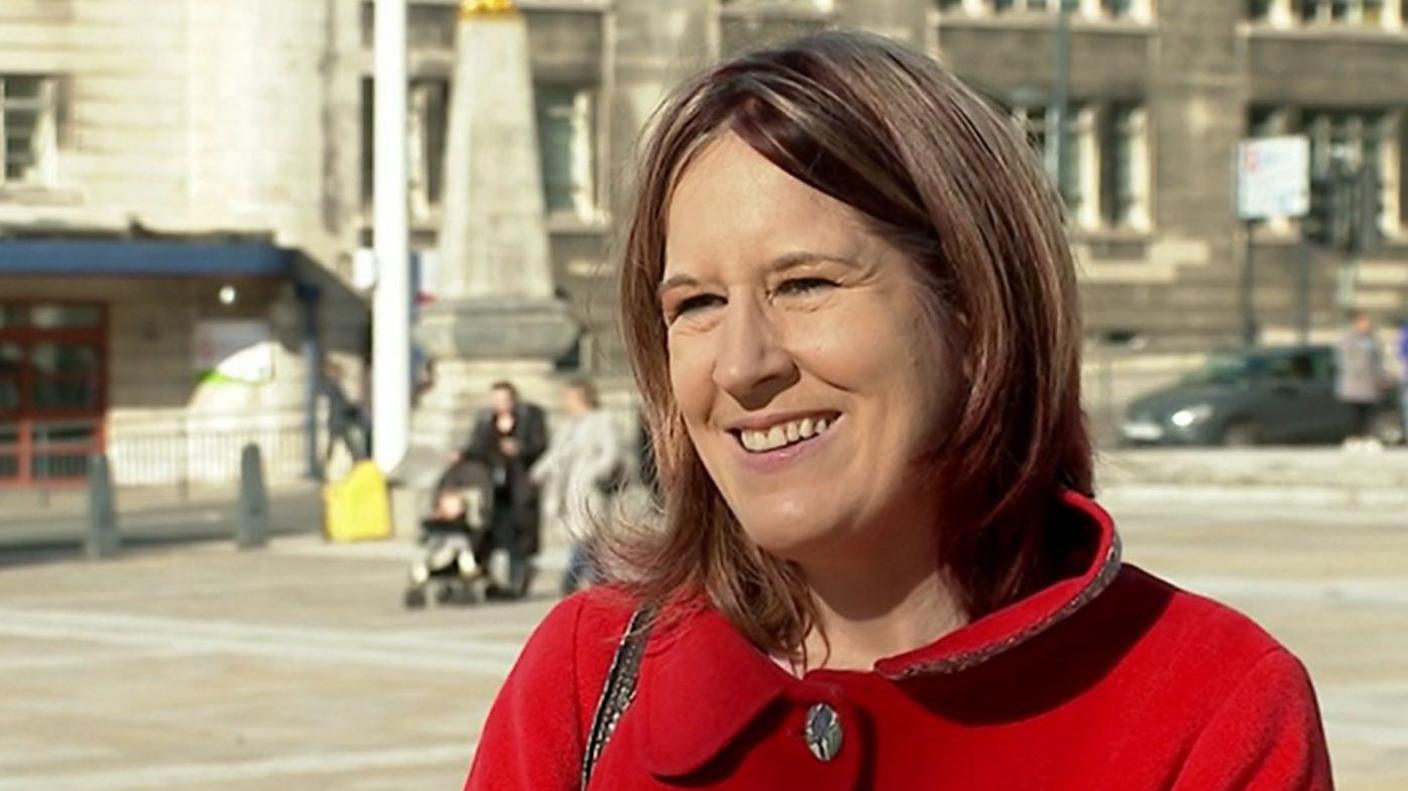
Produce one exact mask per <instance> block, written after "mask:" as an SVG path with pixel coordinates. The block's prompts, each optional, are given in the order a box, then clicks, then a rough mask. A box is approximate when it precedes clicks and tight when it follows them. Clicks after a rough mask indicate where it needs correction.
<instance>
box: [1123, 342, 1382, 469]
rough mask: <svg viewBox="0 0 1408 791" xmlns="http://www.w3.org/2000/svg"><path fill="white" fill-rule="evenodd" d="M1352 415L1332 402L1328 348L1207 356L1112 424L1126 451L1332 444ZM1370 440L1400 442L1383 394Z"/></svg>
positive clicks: (1332, 356) (1332, 364)
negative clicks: (1160, 447) (1157, 447)
mask: <svg viewBox="0 0 1408 791" xmlns="http://www.w3.org/2000/svg"><path fill="white" fill-rule="evenodd" d="M1352 425H1353V416H1352V410H1351V409H1350V407H1348V406H1346V405H1345V404H1343V403H1341V402H1340V401H1339V399H1337V398H1335V350H1334V349H1333V348H1332V347H1330V346H1287V347H1261V348H1253V349H1248V350H1245V351H1238V352H1225V353H1215V354H1213V355H1211V356H1209V357H1208V360H1207V363H1206V364H1205V365H1204V366H1203V367H1202V368H1200V369H1198V370H1196V371H1194V372H1193V373H1191V374H1189V375H1188V376H1186V377H1184V378H1183V380H1182V381H1180V382H1179V383H1178V384H1176V385H1173V386H1171V387H1165V388H1163V389H1160V390H1156V391H1154V392H1152V393H1148V394H1146V395H1143V396H1141V397H1139V398H1137V399H1135V400H1134V401H1133V402H1131V403H1130V405H1129V406H1128V408H1127V409H1126V410H1125V415H1124V419H1123V422H1122V423H1121V424H1120V439H1121V441H1122V442H1124V443H1125V444H1129V445H1231V446H1243V445H1260V444H1300V443H1338V442H1342V441H1344V439H1345V437H1346V436H1347V435H1348V434H1349V431H1350V429H1351V426H1352ZM1370 432H1371V434H1372V435H1373V436H1374V437H1375V438H1377V439H1378V440H1379V441H1380V442H1382V443H1384V444H1385V445H1396V444H1399V443H1401V442H1403V423H1402V420H1401V419H1400V417H1399V413H1398V405H1397V398H1396V397H1395V394H1394V393H1392V392H1386V393H1385V394H1384V398H1383V401H1382V403H1381V404H1380V405H1379V407H1378V409H1377V410H1376V411H1375V412H1374V415H1373V418H1372V421H1371V423H1370Z"/></svg>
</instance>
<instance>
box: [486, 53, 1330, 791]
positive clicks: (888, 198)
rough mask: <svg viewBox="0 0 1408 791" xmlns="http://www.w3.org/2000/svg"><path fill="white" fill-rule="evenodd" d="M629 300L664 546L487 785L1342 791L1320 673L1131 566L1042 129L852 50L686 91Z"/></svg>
mask: <svg viewBox="0 0 1408 791" xmlns="http://www.w3.org/2000/svg"><path fill="white" fill-rule="evenodd" d="M620 282H621V294H620V305H621V311H622V319H623V327H624V332H625V338H626V343H627V348H628V350H629V352H630V354H631V357H632V362H633V365H634V369H635V373H636V377H637V381H638V383H639V385H640V388H641V392H642V395H643V398H644V402H645V410H646V415H647V418H648V421H649V427H650V430H651V435H652V436H653V437H654V441H655V450H656V457H657V459H658V464H659V469H660V475H661V482H662V489H663V493H664V512H663V514H662V515H661V524H659V525H653V526H650V527H648V528H645V529H642V528H640V527H632V526H627V525H622V526H613V527H611V528H610V529H608V530H606V531H605V532H604V533H603V534H602V535H601V536H600V538H599V540H598V542H597V545H598V547H599V551H600V553H601V560H602V561H603V564H604V569H605V571H606V572H607V574H608V579H609V580H610V582H608V584H606V585H603V586H600V587H598V588H595V589H593V590H590V591H587V592H585V593H582V594H578V595H577V596H575V597H573V598H571V599H568V600H566V601H564V602H563V603H562V604H561V605H559V606H558V607H557V608H556V609H555V610H554V611H553V612H552V613H551V614H550V615H549V616H548V618H547V620H546V621H545V622H544V623H543V625H542V626H541V627H540V628H539V629H538V631H537V632H536V633H535V635H534V636H533V638H532V639H531V640H530V641H529V643H528V645H527V646H526V648H525V649H524V652H523V655H522V657H521V658H520V660H519V663H518V666H517V667H516V668H515V670H514V672H513V674H512V675H511V676H510V678H509V680H508V681H507V683H506V685H505V687H504V689H503V690H502V691H501V693H500V696H499V699H498V701H497V702H496V703H495V706H494V709H493V711H492V712H491V713H490V716H489V719H488V722H487V723H486V725H485V729H484V732H483V735H482V737H481V739H480V742H479V748H478V755H477V757H476V761H475V764H474V767H473V768H472V769H471V773H470V777H469V781H468V783H467V788H469V789H535V790H536V789H569V788H591V789H666V788H728V789H765V788H766V789H775V788H807V789H901V788H904V789H908V788H916V787H931V786H934V785H936V784H938V783H939V782H940V781H942V783H943V785H944V787H946V788H959V789H961V788H1046V789H1060V788H1082V789H1086V788H1102V787H1108V788H1120V789H1139V788H1161V789H1163V788H1186V789H1221V788H1226V789H1232V788H1239V789H1240V788H1287V789H1289V788H1298V789H1299V788H1327V787H1328V786H1329V775H1328V758H1327V757H1326V754H1325V748H1324V740H1323V736H1322V734H1321V729H1320V725H1319V720H1318V714H1317V712H1316V707H1315V701H1314V694H1313V691H1312V690H1311V687H1310V684H1309V679H1308V678H1307V677H1306V674H1305V672H1304V669H1303V668H1302V667H1301V665H1300V663H1299V662H1298V661H1297V660H1296V659H1295V657H1293V656H1292V655H1291V654H1290V653H1288V652H1287V651H1286V650H1285V649H1284V648H1282V647H1281V646H1280V645H1279V644H1277V643H1276V642H1275V641H1274V640H1273V639H1272V638H1271V637H1269V636H1268V635H1267V634H1266V633H1265V632H1263V631H1262V630H1260V629H1259V628H1258V627H1257V626H1256V625H1255V624H1253V623H1251V622H1250V621H1248V620H1247V619H1246V618H1244V617H1243V616H1241V615H1239V614H1237V613H1235V612H1233V611H1232V610H1230V609H1227V608H1225V607H1223V606H1221V605H1218V604H1215V603H1213V602H1210V601H1207V600H1205V599H1201V598H1199V597H1196V596H1193V595H1191V594H1188V593H1185V592H1183V591H1180V590H1178V589H1176V588H1174V587H1172V586H1170V585H1168V584H1167V583H1164V582H1162V581H1160V580H1157V579H1155V578H1153V577H1151V576H1149V575H1147V574H1145V573H1144V572H1142V571H1140V570H1138V569H1136V568H1134V567H1132V566H1128V565H1124V564H1122V563H1121V562H1120V559H1119V541H1118V538H1117V536H1116V533H1115V530H1114V526H1113V524H1112V522H1111V520H1110V518H1109V516H1108V515H1107V514H1106V513H1105V512H1104V511H1103V510H1101V509H1100V508H1099V507H1098V506H1097V505H1096V504H1095V503H1094V502H1093V500H1092V499H1091V498H1092V496H1093V488H1092V480H1091V458H1090V455H1091V454H1090V443H1089V440H1088V438H1087V435H1086V431H1085V424H1084V420H1083V416H1082V414H1081V411H1080V390H1079V365H1080V359H1079V348H1080V341H1081V338H1080V324H1079V316H1078V310H1077V306H1076V303H1077V297H1076V284H1075V276H1074V266H1073V263H1072V258H1071V253H1070V249H1069V246H1068V244H1067V243H1066V240H1065V238H1064V233H1063V229H1062V224H1061V217H1060V211H1059V207H1058V204H1057V203H1056V199H1055V197H1054V195H1053V192H1052V190H1051V189H1050V187H1049V185H1048V184H1047V183H1046V181H1045V180H1044V179H1043V177H1042V176H1041V174H1040V171H1039V170H1038V169H1037V168H1036V167H1035V166H1034V164H1033V162H1032V159H1031V156H1030V155H1029V153H1028V150H1027V148H1026V147H1025V145H1024V143H1023V141H1022V139H1021V137H1020V133H1019V132H1017V131H1016V130H1015V129H1013V128H1012V125H1011V124H1010V123H1009V122H1008V121H1007V120H1006V119H1005V118H1004V117H1003V116H1002V115H1001V114H999V113H998V112H995V111H994V110H993V109H992V108H991V107H989V106H988V105H987V104H986V103H985V102H984V101H983V100H982V99H981V98H979V97H978V96H977V95H976V94H974V93H973V92H972V91H970V90H969V89H967V88H966V87H965V86H963V85H962V84H961V83H960V82H959V81H958V80H956V79H955V78H954V77H953V76H952V75H950V74H949V73H948V72H946V71H944V70H943V69H942V68H941V67H940V66H939V65H938V64H936V63H935V62H933V61H932V60H930V59H928V58H925V57H923V56H920V55H918V54H915V53H912V52H910V51H908V50H906V49H904V48H903V47H901V46H899V45H897V44H895V43H893V42H890V41H888V40H885V39H882V38H878V37H875V36H870V35H865V34H858V33H845V32H831V33H825V34H821V35H817V36H812V37H809V38H806V39H802V40H800V41H797V42H794V43H792V44H789V45H785V46H782V47H779V48H776V49H770V50H764V51H760V52H755V53H751V54H748V55H745V56H742V57H740V58H737V59H735V60H732V61H729V62H726V63H724V64H722V65H720V66H717V67H716V68H714V69H712V70H710V71H709V72H707V73H705V74H704V75H702V76H701V77H699V78H697V79H695V80H694V81H692V82H690V83H688V84H686V85H684V86H682V87H681V88H679V89H678V90H677V91H676V92H675V93H674V94H673V95H672V97H671V98H670V99H669V100H668V101H667V102H666V104H665V105H664V107H663V108H662V109H661V111H660V112H659V114H658V115H657V116H656V119H655V121H654V123H653V124H652V126H651V129H650V131H649V134H648V138H647V144H646V146H645V149H644V154H643V161H642V167H641V173H640V177H639V183H638V185H637V201H636V205H635V209H634V212H633V213H632V215H631V217H630V220H629V227H628V233H627V237H626V243H625V247H624V256H623V262H622V272H621V281H620Z"/></svg>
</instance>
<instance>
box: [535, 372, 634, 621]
mask: <svg viewBox="0 0 1408 791" xmlns="http://www.w3.org/2000/svg"><path fill="white" fill-rule="evenodd" d="M562 401H563V407H564V408H565V411H566V413H567V419H568V423H567V425H566V426H565V427H563V428H562V429H560V430H558V431H557V432H556V433H555V434H554V435H553V440H552V442H551V444H549V445H548V451H547V453H545V454H543V457H542V458H541V459H539V460H538V463H537V464H535V465H533V470H532V473H531V475H532V478H533V482H534V483H536V484H538V485H539V486H541V487H542V492H543V498H542V499H543V504H544V506H545V508H546V509H547V511H548V513H550V514H553V515H555V516H557V517H559V518H560V519H561V520H562V526H563V527H564V528H565V529H566V530H567V535H568V536H570V537H571V539H572V546H571V548H570V550H569V553H570V554H569V555H568V562H567V575H566V576H565V577H564V578H563V581H562V594H563V595H564V596H566V595H569V594H571V593H573V592H574V591H576V590H577V588H578V587H580V586H581V585H583V584H584V583H590V582H593V581H594V580H595V577H596V568H595V564H594V562H593V561H592V558H591V552H590V542H591V539H592V535H593V533H594V532H595V525H597V524H600V523H602V522H604V521H605V520H606V517H607V508H608V506H609V499H610V497H611V496H612V495H613V494H615V492H616V489H618V488H619V487H620V484H621V479H622V477H623V476H624V470H625V456H624V453H623V451H622V448H621V442H620V440H619V439H618V438H617V436H616V429H615V427H614V426H612V424H611V416H610V415H608V414H607V413H606V412H605V411H603V410H602V409H601V402H600V399H599V398H598V397H597V393H596V386H595V385H593V384H592V383H591V382H589V381H587V380H586V379H578V380H576V381H573V382H571V383H570V384H568V386H567V389H566V391H564V393H563V398H562Z"/></svg>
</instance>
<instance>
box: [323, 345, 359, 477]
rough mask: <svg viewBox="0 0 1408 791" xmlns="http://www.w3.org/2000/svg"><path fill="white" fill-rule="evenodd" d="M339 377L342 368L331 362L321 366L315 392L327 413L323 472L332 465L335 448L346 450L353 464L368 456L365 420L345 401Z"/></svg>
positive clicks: (354, 406)
mask: <svg viewBox="0 0 1408 791" xmlns="http://www.w3.org/2000/svg"><path fill="white" fill-rule="evenodd" d="M343 373H344V372H343V368H342V366H341V365H339V364H338V363H336V362H333V361H332V360H328V361H327V362H325V363H323V368H322V381H321V382H319V387H318V389H319V390H320V391H321V393H322V395H323V397H324V398H326V399H327V410H328V412H327V425H328V444H327V449H326V450H325V451H324V452H323V469H324V470H326V469H327V466H328V464H330V463H331V462H332V456H333V454H334V453H335V452H336V451H337V446H338V445H339V444H341V445H343V446H344V447H346V448H347V453H348V454H349V455H350V456H351V457H352V461H353V463H356V462H359V461H362V460H363V459H365V458H367V454H368V452H369V448H368V442H367V440H368V436H369V434H370V433H371V432H370V430H369V428H370V427H369V426H368V425H367V416H366V413H365V412H364V411H363V410H362V407H361V406H359V405H358V404H357V403H356V402H355V401H353V400H352V399H351V398H348V396H347V391H346V390H345V389H343V385H342V380H343Z"/></svg>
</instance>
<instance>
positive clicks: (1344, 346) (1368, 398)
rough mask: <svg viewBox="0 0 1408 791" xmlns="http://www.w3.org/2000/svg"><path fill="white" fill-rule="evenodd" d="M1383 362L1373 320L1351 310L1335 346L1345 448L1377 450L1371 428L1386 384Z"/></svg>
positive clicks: (1337, 391)
mask: <svg viewBox="0 0 1408 791" xmlns="http://www.w3.org/2000/svg"><path fill="white" fill-rule="evenodd" d="M1383 359H1384V358H1383V350H1382V349H1381V348H1380V347H1379V341H1378V338H1376V337H1374V322H1373V319H1371V318H1370V317H1369V314H1367V313H1365V312H1363V311H1355V312H1354V313H1352V314H1351V315H1350V324H1349V327H1348V328H1347V329H1346V330H1345V333H1344V335H1343V336H1341V338H1340V341H1339V343H1338V344H1337V345H1336V346H1335V397H1336V398H1338V399H1339V400H1340V402H1341V403H1343V404H1344V405H1345V407H1346V408H1347V409H1348V411H1349V417H1350V428H1349V436H1347V437H1346V438H1345V441H1344V446H1345V448H1346V449H1349V450H1354V449H1361V448H1362V449H1378V448H1379V447H1381V446H1380V445H1379V441H1378V440H1377V439H1376V438H1375V437H1374V436H1373V433H1372V430H1371V427H1372V421H1373V416H1374V410H1375V409H1377V408H1378V406H1379V402H1380V401H1381V400H1382V399H1383V397H1384V390H1383V387H1384V383H1385V382H1386V381H1387V378H1386V376H1385V374H1384V362H1383Z"/></svg>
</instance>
